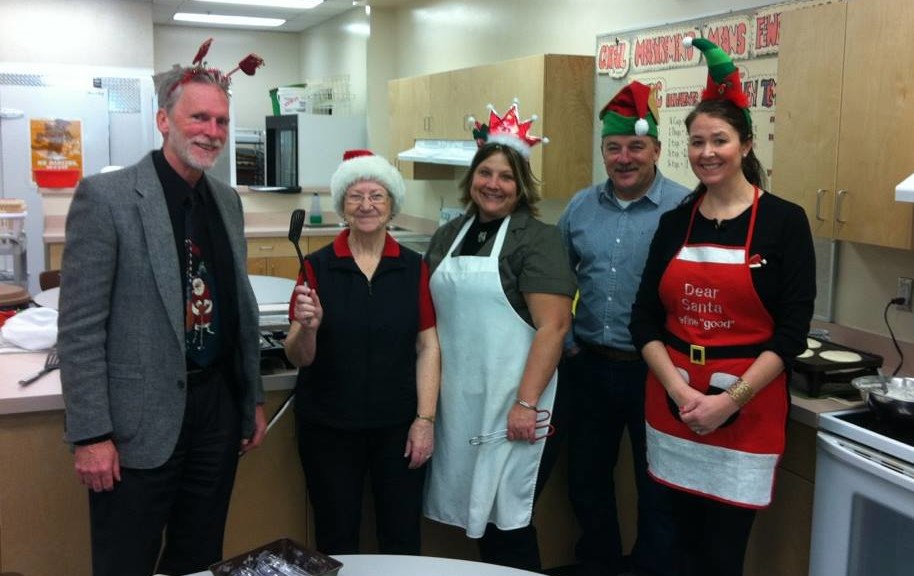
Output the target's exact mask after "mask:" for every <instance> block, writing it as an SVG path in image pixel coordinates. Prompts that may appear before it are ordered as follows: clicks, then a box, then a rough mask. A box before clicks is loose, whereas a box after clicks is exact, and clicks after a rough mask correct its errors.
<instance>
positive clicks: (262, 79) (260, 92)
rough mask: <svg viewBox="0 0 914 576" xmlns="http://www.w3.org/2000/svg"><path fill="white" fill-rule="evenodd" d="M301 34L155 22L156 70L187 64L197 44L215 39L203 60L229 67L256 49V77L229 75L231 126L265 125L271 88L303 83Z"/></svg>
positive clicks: (270, 106)
mask: <svg viewBox="0 0 914 576" xmlns="http://www.w3.org/2000/svg"><path fill="white" fill-rule="evenodd" d="M299 37H300V36H299V34H290V33H284V32H256V31H250V30H223V29H218V28H198V27H191V26H164V25H156V26H155V64H154V68H155V70H156V71H161V70H167V69H168V68H171V67H172V66H173V65H175V64H181V65H183V66H189V65H190V64H191V60H192V59H193V57H194V55H195V54H196V53H197V49H198V48H199V47H200V44H201V43H202V42H203V41H204V40H206V39H207V38H213V44H212V46H210V49H209V54H207V56H206V62H207V63H208V64H209V65H210V66H214V67H216V68H219V69H221V70H224V71H226V72H228V71H229V70H231V69H232V68H234V67H235V66H237V65H238V62H239V61H241V59H242V58H244V57H245V56H247V55H248V54H250V53H251V52H254V53H255V54H257V55H258V56H260V57H261V58H263V59H264V62H265V65H264V66H263V67H262V68H260V69H258V70H257V74H255V75H254V76H245V74H244V72H240V71H239V72H237V73H235V74H233V75H232V113H233V114H234V116H235V126H236V127H238V128H251V129H255V130H263V129H264V128H265V126H264V117H266V116H268V115H270V114H272V113H273V108H272V105H271V104H270V93H269V91H270V88H275V87H276V86H281V85H283V84H295V83H297V82H301V80H302V76H301V63H300V61H299V52H298V44H299Z"/></svg>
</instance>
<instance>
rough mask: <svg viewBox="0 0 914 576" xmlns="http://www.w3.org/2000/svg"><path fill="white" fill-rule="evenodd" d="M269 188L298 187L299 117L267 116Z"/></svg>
mask: <svg viewBox="0 0 914 576" xmlns="http://www.w3.org/2000/svg"><path fill="white" fill-rule="evenodd" d="M266 126H267V157H266V164H267V166H266V177H267V186H283V187H293V186H298V117H297V116H294V115H288V116H267V118H266Z"/></svg>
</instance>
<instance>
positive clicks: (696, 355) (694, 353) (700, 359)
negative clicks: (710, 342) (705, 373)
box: [689, 344, 705, 366]
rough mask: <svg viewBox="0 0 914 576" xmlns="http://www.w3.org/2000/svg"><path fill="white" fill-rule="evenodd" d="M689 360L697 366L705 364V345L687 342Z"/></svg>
mask: <svg viewBox="0 0 914 576" xmlns="http://www.w3.org/2000/svg"><path fill="white" fill-rule="evenodd" d="M689 361H690V362H691V363H692V364H698V365H699V366H704V365H705V347H704V346H699V345H697V344H689Z"/></svg>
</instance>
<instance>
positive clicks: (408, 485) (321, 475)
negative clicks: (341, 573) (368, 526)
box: [298, 422, 426, 555]
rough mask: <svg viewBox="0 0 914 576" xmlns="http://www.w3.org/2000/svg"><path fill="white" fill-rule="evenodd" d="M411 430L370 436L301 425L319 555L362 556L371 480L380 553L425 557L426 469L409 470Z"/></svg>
mask: <svg viewBox="0 0 914 576" xmlns="http://www.w3.org/2000/svg"><path fill="white" fill-rule="evenodd" d="M411 424H412V422H410V423H407V424H400V425H397V426H391V427H387V428H372V429H367V430H340V429H335V428H328V427H323V426H318V425H313V424H308V423H300V424H299V426H298V450H299V456H300V458H301V463H302V469H303V470H304V473H305V480H306V481H307V483H308V498H309V500H310V501H311V507H312V509H313V511H314V534H315V538H316V540H317V549H318V550H320V551H321V552H323V553H325V554H358V553H359V552H360V550H359V533H360V528H361V525H362V495H363V493H364V488H365V478H366V476H367V477H369V478H370V481H371V490H372V494H373V496H374V505H375V515H376V525H375V528H376V531H377V537H378V548H379V549H380V552H381V553H383V554H412V555H418V554H419V553H420V537H419V521H420V518H421V516H422V487H423V485H424V483H425V470H426V468H425V466H422V467H421V468H418V469H415V470H410V469H409V468H408V467H407V465H408V464H409V460H408V459H407V458H404V457H403V452H404V450H405V448H406V438H407V434H408V432H409V427H410V425H411Z"/></svg>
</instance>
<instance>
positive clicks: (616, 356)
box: [578, 342, 641, 362]
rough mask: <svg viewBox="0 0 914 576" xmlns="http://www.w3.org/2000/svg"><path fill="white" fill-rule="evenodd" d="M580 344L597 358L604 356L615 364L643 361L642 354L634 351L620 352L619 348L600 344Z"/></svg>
mask: <svg viewBox="0 0 914 576" xmlns="http://www.w3.org/2000/svg"><path fill="white" fill-rule="evenodd" d="M578 344H579V345H580V346H581V348H583V349H584V350H587V351H588V352H592V353H593V354H596V355H597V356H602V357H603V358H606V359H607V360H612V361H613V362H634V361H636V360H641V354H638V353H637V352H634V351H632V350H619V349H618V348H610V347H609V346H601V345H600V344H589V343H587V342H578Z"/></svg>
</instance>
